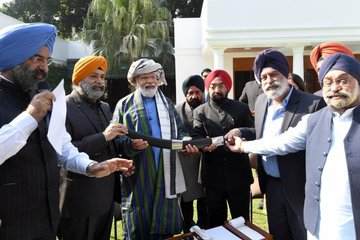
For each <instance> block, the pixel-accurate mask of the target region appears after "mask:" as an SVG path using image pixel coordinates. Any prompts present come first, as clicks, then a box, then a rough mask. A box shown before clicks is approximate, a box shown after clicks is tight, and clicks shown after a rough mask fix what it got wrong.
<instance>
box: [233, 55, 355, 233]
mask: <svg viewBox="0 0 360 240" xmlns="http://www.w3.org/2000/svg"><path fill="white" fill-rule="evenodd" d="M319 81H320V83H321V84H322V86H323V98H324V99H325V101H326V103H327V105H328V107H325V108H323V109H321V110H320V111H318V112H316V113H312V114H309V115H306V116H304V117H303V119H302V120H301V121H300V122H299V123H298V125H297V126H296V127H294V128H290V129H289V130H288V131H286V132H285V133H283V134H281V135H280V136H277V137H272V138H263V139H260V140H257V141H249V142H242V140H241V139H240V138H239V137H235V144H234V145H232V144H229V143H228V144H227V146H228V147H229V148H230V149H231V150H232V151H236V152H255V153H258V154H266V155H273V154H279V155H284V154H288V153H291V152H296V151H299V150H305V149H306V187H305V193H306V194H305V206H304V223H305V227H306V229H307V231H308V239H319V240H325V239H341V240H352V239H359V238H360V191H359V186H360V178H359V172H360V149H359V146H360V86H359V83H360V63H359V61H358V60H356V59H355V58H352V57H349V56H347V55H346V54H343V53H338V54H333V55H331V56H329V57H327V58H326V59H325V60H324V62H323V64H322V66H321V68H320V72H319ZM288 161H289V162H293V163H295V161H296V159H289V160H288ZM294 175H296V173H294ZM276 239H278V238H276Z"/></svg>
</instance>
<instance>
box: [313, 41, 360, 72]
mask: <svg viewBox="0 0 360 240" xmlns="http://www.w3.org/2000/svg"><path fill="white" fill-rule="evenodd" d="M334 53H345V54H347V55H349V56H351V57H355V56H354V53H353V52H352V51H351V50H350V49H349V48H348V47H347V46H345V45H343V44H341V43H337V42H326V43H321V44H319V45H317V46H316V47H314V49H313V50H312V51H311V53H310V62H311V65H312V66H313V68H314V70H315V71H316V72H317V73H318V72H319V69H320V66H321V63H322V61H323V60H324V59H325V58H327V57H328V56H330V55H332V54H334Z"/></svg>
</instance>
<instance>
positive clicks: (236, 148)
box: [225, 136, 244, 153]
mask: <svg viewBox="0 0 360 240" xmlns="http://www.w3.org/2000/svg"><path fill="white" fill-rule="evenodd" d="M233 139H234V142H233V143H232V142H228V141H225V145H226V146H227V147H228V148H229V149H230V150H231V151H232V152H238V153H242V152H244V149H243V148H242V147H241V144H242V142H243V141H244V139H242V138H240V137H236V136H235V137H233Z"/></svg>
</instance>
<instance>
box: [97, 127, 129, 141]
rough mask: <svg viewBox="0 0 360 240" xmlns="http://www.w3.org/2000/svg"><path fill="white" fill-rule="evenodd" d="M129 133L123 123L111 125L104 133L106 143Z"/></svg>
mask: <svg viewBox="0 0 360 240" xmlns="http://www.w3.org/2000/svg"><path fill="white" fill-rule="evenodd" d="M127 133H128V129H127V127H126V126H125V125H123V124H121V123H110V125H109V126H108V127H107V128H106V129H105V131H104V132H103V134H104V137H105V139H106V141H107V142H108V141H111V140H113V139H114V138H115V137H117V136H122V135H125V134H127Z"/></svg>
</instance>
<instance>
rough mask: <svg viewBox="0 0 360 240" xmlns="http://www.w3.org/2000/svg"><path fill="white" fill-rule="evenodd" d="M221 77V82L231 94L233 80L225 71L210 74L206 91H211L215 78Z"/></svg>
mask: <svg viewBox="0 0 360 240" xmlns="http://www.w3.org/2000/svg"><path fill="white" fill-rule="evenodd" d="M216 77H219V78H220V80H221V81H222V82H223V83H224V85H225V87H226V89H227V91H228V92H229V91H230V89H231V85H232V80H231V77H230V75H229V74H228V73H227V72H226V71H225V70H221V69H218V70H215V71H212V72H211V73H209V75H208V76H207V77H206V78H205V87H206V90H209V87H210V84H211V82H212V80H214V78H216Z"/></svg>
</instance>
